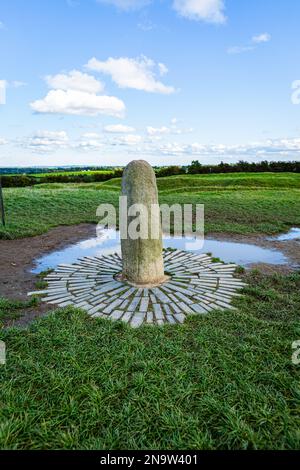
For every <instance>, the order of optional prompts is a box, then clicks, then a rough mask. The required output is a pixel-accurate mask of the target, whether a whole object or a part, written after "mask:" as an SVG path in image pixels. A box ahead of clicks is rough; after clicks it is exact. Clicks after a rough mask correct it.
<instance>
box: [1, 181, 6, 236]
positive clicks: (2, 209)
mask: <svg viewBox="0 0 300 470" xmlns="http://www.w3.org/2000/svg"><path fill="white" fill-rule="evenodd" d="M0 210H1V219H2V225H3V226H4V227H5V211H4V200H3V191H2V182H1V176H0Z"/></svg>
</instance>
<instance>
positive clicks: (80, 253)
mask: <svg viewBox="0 0 300 470" xmlns="http://www.w3.org/2000/svg"><path fill="white" fill-rule="evenodd" d="M163 244H164V247H165V248H178V249H180V250H187V251H192V252H195V253H212V255H213V256H214V257H216V258H220V259H222V260H223V261H225V262H226V263H230V262H234V263H236V264H239V265H242V266H249V265H250V264H253V263H267V264H287V263H288V259H287V258H286V257H285V256H284V255H283V253H281V252H280V251H279V250H271V249H267V248H261V247H259V246H256V245H250V244H246V243H236V242H224V241H221V240H217V239H212V238H207V239H205V241H204V244H203V241H202V240H201V239H200V240H197V239H196V238H194V237H181V238H172V237H164V238H163ZM112 253H121V248H120V235H119V232H116V231H115V230H111V229H110V230H104V231H102V232H101V233H98V236H97V237H94V238H90V239H88V240H84V241H81V242H79V243H76V244H73V245H70V246H68V247H66V248H64V249H62V250H58V251H54V252H52V253H49V254H46V255H44V256H42V257H41V258H39V259H37V260H35V268H34V269H33V270H32V272H33V273H40V272H42V271H45V270H47V269H49V268H50V269H55V268H56V267H57V265H58V264H61V263H67V264H69V263H75V262H76V261H77V259H78V258H82V257H84V256H96V255H98V256H100V255H108V254H112Z"/></svg>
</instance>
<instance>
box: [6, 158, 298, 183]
mask: <svg viewBox="0 0 300 470" xmlns="http://www.w3.org/2000/svg"><path fill="white" fill-rule="evenodd" d="M86 170H90V171H91V167H89V168H86ZM154 170H155V173H156V176H157V177H158V178H161V177H165V176H176V175H185V174H188V175H198V174H214V173H216V174H218V173H264V172H273V173H282V172H290V173H300V162H297V161H294V162H283V161H278V162H268V161H267V160H265V161H262V162H251V163H250V162H246V161H242V160H241V161H239V162H237V163H223V162H221V163H219V164H218V165H202V164H201V163H200V162H199V161H198V160H194V161H192V163H191V164H190V165H187V166H176V165H173V166H165V167H154ZM43 171H45V169H44V170H43ZM65 171H66V174H63V170H62V169H59V174H57V173H55V172H53V173H50V174H46V175H41V176H40V177H39V176H38V174H35V176H33V175H30V174H25V173H23V174H14V175H9V174H3V173H2V175H1V180H2V186H3V187H4V188H11V187H25V186H33V185H36V184H41V183H97V182H104V181H108V180H110V179H112V178H120V177H121V176H122V173H123V170H122V168H116V169H114V170H112V171H110V172H106V173H101V171H99V169H98V172H97V169H96V168H94V167H93V169H92V171H94V173H87V172H86V171H82V172H81V173H74V174H72V173H71V172H70V169H69V168H68V169H67V170H65Z"/></svg>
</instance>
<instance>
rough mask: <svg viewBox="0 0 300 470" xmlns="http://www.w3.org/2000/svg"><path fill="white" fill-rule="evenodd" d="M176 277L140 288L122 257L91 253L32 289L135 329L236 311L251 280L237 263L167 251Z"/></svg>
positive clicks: (169, 268) (59, 302)
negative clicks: (127, 277)
mask: <svg viewBox="0 0 300 470" xmlns="http://www.w3.org/2000/svg"><path fill="white" fill-rule="evenodd" d="M164 261H165V270H166V271H167V272H168V274H169V276H170V279H169V280H168V281H167V282H165V283H164V284H162V285H160V286H158V287H154V288H136V287H133V286H130V285H128V284H127V283H126V282H122V281H119V280H117V278H115V276H116V275H117V273H121V272H122V259H121V258H120V256H119V255H116V254H113V255H106V256H99V255H97V256H95V257H91V256H86V257H84V258H80V259H79V260H78V261H77V262H76V263H75V264H73V265H72V264H63V265H60V266H58V267H57V269H56V270H55V271H54V272H52V273H50V274H48V276H47V277H46V278H45V280H46V281H47V283H48V287H47V288H46V289H43V290H40V291H39V290H37V291H33V292H29V293H28V296H32V295H41V296H44V297H42V301H45V302H48V303H50V304H54V305H57V307H58V308H60V307H66V306H69V305H73V306H74V307H76V308H82V309H83V310H85V311H86V312H87V314H88V315H90V317H91V318H106V319H110V320H113V321H114V320H121V321H123V322H125V323H128V324H129V325H130V326H132V327H133V328H138V327H140V326H142V325H143V324H148V325H164V324H169V325H172V324H178V323H183V322H184V321H185V319H186V318H187V316H189V315H197V314H198V315H206V314H208V313H209V312H211V311H213V310H227V309H231V310H235V307H234V306H233V305H232V304H231V301H232V300H233V299H235V298H236V297H239V296H241V295H242V294H241V293H240V290H241V289H243V288H244V287H245V286H246V284H245V283H244V282H242V281H241V280H240V279H239V278H237V277H234V273H235V270H236V267H237V266H236V265H235V264H232V263H231V264H223V263H220V262H217V263H214V262H213V261H212V258H211V257H210V256H208V255H206V254H202V255H201V254H200V255H199V254H195V253H190V252H185V251H182V250H175V251H171V250H164Z"/></svg>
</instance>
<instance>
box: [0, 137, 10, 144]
mask: <svg viewBox="0 0 300 470" xmlns="http://www.w3.org/2000/svg"><path fill="white" fill-rule="evenodd" d="M7 143H8V141H7V140H6V139H3V138H2V137H0V145H5V144H7Z"/></svg>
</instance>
